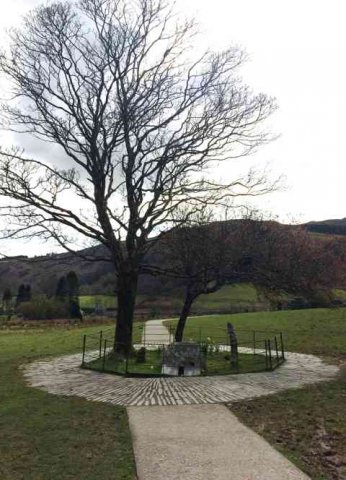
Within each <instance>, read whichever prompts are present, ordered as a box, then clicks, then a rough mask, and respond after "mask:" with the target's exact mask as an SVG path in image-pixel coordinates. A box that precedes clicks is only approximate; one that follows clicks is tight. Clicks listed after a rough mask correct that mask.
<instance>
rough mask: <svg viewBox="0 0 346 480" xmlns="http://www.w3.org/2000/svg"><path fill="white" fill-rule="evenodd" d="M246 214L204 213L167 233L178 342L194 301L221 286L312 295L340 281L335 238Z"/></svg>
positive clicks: (340, 259) (341, 258) (340, 257)
mask: <svg viewBox="0 0 346 480" xmlns="http://www.w3.org/2000/svg"><path fill="white" fill-rule="evenodd" d="M247 215H248V218H246V217H244V218H242V219H237V220H228V221H221V222H220V221H218V222H212V221H211V219H212V218H211V216H210V215H209V214H208V213H206V212H203V213H202V214H199V215H198V216H197V217H196V216H195V217H194V218H192V219H190V223H189V224H188V225H184V226H182V227H180V228H177V229H175V230H174V231H173V232H171V233H170V234H169V235H167V236H166V238H165V248H164V252H165V253H166V255H167V253H168V255H167V259H166V261H167V263H168V264H169V265H170V269H171V274H175V275H176V276H178V277H179V276H180V281H181V284H182V285H183V287H184V299H183V306H182V309H181V312H180V316H179V320H178V323H177V327H176V332H175V340H176V341H177V342H180V341H182V339H183V335H184V329H185V325H186V321H187V318H188V316H189V314H190V311H191V307H192V305H193V302H194V301H195V300H196V299H197V298H198V297H199V296H200V295H202V294H210V293H214V292H216V291H218V290H219V289H221V288H222V287H223V286H225V285H231V284H239V283H241V282H247V283H252V284H253V285H254V286H255V287H256V288H257V289H258V290H259V291H261V292H262V293H264V294H265V295H266V296H268V297H271V296H273V295H274V296H275V297H276V298H277V297H278V294H296V295H299V296H303V297H304V296H306V297H307V298H310V299H311V298H314V296H316V294H318V293H319V292H323V291H324V292H329V291H330V289H331V288H335V286H336V285H342V284H343V281H344V278H345V258H344V256H343V251H342V246H341V245H340V244H339V243H338V242H335V240H325V239H324V240H321V239H320V238H318V237H317V238H316V237H314V236H313V235H311V234H309V233H308V232H307V231H305V230H304V228H301V227H298V226H292V225H282V224H279V223H277V222H274V221H264V220H263V219H259V218H257V219H255V217H256V216H257V217H258V215H257V214H256V215H254V213H253V212H247ZM161 248H162V247H161Z"/></svg>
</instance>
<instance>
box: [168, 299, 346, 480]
mask: <svg viewBox="0 0 346 480" xmlns="http://www.w3.org/2000/svg"><path fill="white" fill-rule="evenodd" d="M229 321H230V322H232V323H233V324H234V325H235V327H236V330H238V332H239V336H240V337H241V336H242V335H243V334H241V333H240V330H242V329H247V330H281V331H282V332H283V333H284V338H285V343H286V349H287V350H288V351H295V352H302V353H312V354H317V355H321V356H322V357H324V358H325V359H326V360H327V361H332V362H335V363H338V364H340V365H345V361H346V309H345V308H340V309H311V310H291V311H280V312H258V313H247V314H236V315H215V316H209V317H195V318H193V317H191V318H190V319H189V320H188V323H187V327H186V338H189V337H195V338H198V336H199V335H200V331H201V332H202V337H207V336H209V337H211V338H212V337H213V336H214V337H216V336H218V335H219V333H218V332H219V331H220V330H221V331H224V330H225V328H226V324H227V322H229ZM168 323H170V324H172V323H173V324H174V323H175V322H171V321H169V322H168ZM200 329H201V330H200ZM219 329H220V330H219ZM229 408H230V409H231V411H232V412H234V413H235V414H236V415H238V416H239V418H240V419H241V420H242V421H243V422H244V423H245V424H247V425H248V426H250V427H251V428H253V429H254V430H255V431H257V432H258V433H260V434H261V435H263V436H264V437H265V438H266V439H267V440H268V441H269V442H270V443H271V444H272V445H273V446H275V447H276V448H277V449H278V450H280V451H281V452H282V453H284V454H285V455H286V456H287V457H288V458H289V459H290V460H292V461H293V462H294V463H296V464H297V465H298V467H300V468H302V469H303V470H304V471H305V472H306V473H307V474H308V475H309V476H310V477H311V478H312V479H313V480H344V479H345V478H346V460H345V459H346V372H345V367H343V369H342V373H341V375H340V376H339V378H337V379H335V380H333V381H330V382H326V383H322V384H316V385H311V386H307V387H304V388H301V389H297V390H288V391H285V392H282V393H279V394H276V395H270V396H267V397H262V398H258V399H254V400H249V401H241V402H236V403H232V404H230V405H229Z"/></svg>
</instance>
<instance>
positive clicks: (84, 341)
mask: <svg viewBox="0 0 346 480" xmlns="http://www.w3.org/2000/svg"><path fill="white" fill-rule="evenodd" d="M85 344H86V335H83V357H82V367H84V357H85Z"/></svg>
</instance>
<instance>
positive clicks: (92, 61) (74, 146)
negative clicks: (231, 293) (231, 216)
mask: <svg viewBox="0 0 346 480" xmlns="http://www.w3.org/2000/svg"><path fill="white" fill-rule="evenodd" d="M195 33H196V27H195V24H194V22H193V21H183V22H181V21H179V20H178V19H177V17H176V16H175V13H174V12H173V10H172V8H171V6H170V4H169V3H166V2H165V1H164V0H138V1H135V0H133V1H132V2H131V1H130V2H128V1H126V0H78V1H76V2H75V3H72V2H59V1H58V2H54V3H52V4H50V5H48V6H42V7H39V8H38V9H36V10H34V11H33V12H32V13H30V14H29V15H28V16H27V17H26V18H25V19H24V25H23V27H22V28H21V29H19V30H14V31H12V33H11V34H10V37H11V47H10V50H9V51H8V52H3V53H2V54H1V57H0V70H1V72H2V73H4V74H5V75H6V76H7V78H8V79H9V80H10V81H11V85H12V90H13V96H12V99H11V100H9V101H8V102H6V104H5V105H4V106H3V109H2V113H3V118H4V121H6V122H7V123H6V125H7V128H9V129H11V130H14V131H16V132H20V133H24V134H29V135H31V136H32V137H36V138H38V139H40V140H42V141H44V142H51V143H52V144H54V145H55V146H58V147H60V148H61V149H62V151H63V152H64V154H65V156H66V159H67V160H68V161H69V162H70V163H69V167H68V168H62V167H61V166H60V167H59V166H58V165H55V164H54V162H51V161H49V159H44V160H42V159H41V158H31V157H30V156H28V155H25V154H24V152H22V151H21V150H19V149H17V148H13V149H12V150H8V149H4V148H2V151H1V163H0V195H1V196H2V197H3V198H8V202H7V203H6V204H3V205H2V206H1V215H2V217H3V218H4V219H5V220H6V221H10V220H11V221H12V226H11V228H9V229H8V231H7V232H5V236H7V237H12V238H20V237H24V236H25V237H28V236H29V237H30V236H31V237H35V236H36V237H41V238H44V239H48V238H53V239H55V240H56V241H57V242H58V243H59V244H60V245H61V246H63V247H64V248H65V249H67V250H69V251H74V250H75V249H74V248H73V246H72V245H73V238H74V237H73V233H75V234H77V235H78V236H83V237H85V238H87V239H89V240H90V241H91V242H94V243H100V244H102V245H104V246H105V247H106V249H107V251H108V252H109V261H111V262H112V264H113V265H114V269H115V272H116V275H117V299H118V313H117V328H116V343H117V344H119V345H120V344H122V345H125V346H127V347H126V348H128V346H129V345H130V343H131V336H132V321H133V312H134V305H135V297H136V290H137V281H138V275H139V274H140V273H141V272H143V271H150V266H148V265H145V262H144V261H143V259H144V257H145V254H146V252H147V250H148V248H150V246H151V245H152V243H153V242H151V241H149V237H150V236H152V235H154V234H161V233H162V232H164V231H169V230H170V229H171V228H173V227H174V213H175V212H176V210H177V209H178V208H180V206H181V205H185V206H188V208H187V210H186V211H187V212H189V213H188V214H187V217H186V218H183V219H181V220H180V222H181V223H184V222H186V221H188V218H189V216H190V215H191V214H192V213H193V212H196V211H200V210H201V209H203V208H205V206H207V205H217V204H219V203H221V202H222V201H223V200H224V199H226V198H227V197H232V196H237V195H256V194H261V193H264V192H267V191H268V190H270V189H271V186H269V187H268V184H267V182H266V178H265V177H264V176H261V175H259V176H258V175H255V174H253V173H250V174H249V175H248V176H246V177H245V178H244V179H236V180H235V179H233V181H232V182H227V181H224V182H220V181H215V180H213V179H212V176H211V175H210V174H209V173H208V172H209V171H210V168H211V167H214V166H215V165H217V163H219V162H224V161H226V160H228V159H230V158H232V157H239V156H242V155H247V154H248V153H250V152H251V151H253V150H254V149H255V148H256V147H257V146H259V145H260V144H262V143H263V142H264V141H266V140H267V139H268V136H267V135H266V133H265V132H264V131H263V129H259V127H260V126H261V124H262V122H263V121H264V120H265V119H266V118H267V117H268V115H269V114H271V113H272V111H273V109H274V108H275V107H274V103H273V101H272V100H271V99H270V98H268V97H267V96H265V95H263V94H259V95H253V94H252V93H251V91H250V90H249V89H248V88H247V87H246V86H245V85H243V84H242V82H241V81H240V79H239V76H238V69H239V67H240V66H241V64H242V63H243V60H244V54H243V52H242V51H240V50H239V49H238V48H229V49H227V50H225V51H222V52H219V53H214V52H206V53H204V54H202V55H200V57H199V58H196V57H194V56H193V55H192V51H191V49H190V50H189V46H191V44H192V41H193V37H194V35H195ZM75 199H76V200H75Z"/></svg>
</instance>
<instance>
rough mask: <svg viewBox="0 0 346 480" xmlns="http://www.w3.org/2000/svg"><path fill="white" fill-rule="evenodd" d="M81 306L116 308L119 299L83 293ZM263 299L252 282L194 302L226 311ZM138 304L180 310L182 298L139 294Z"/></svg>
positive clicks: (203, 307) (207, 308)
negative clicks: (169, 306)
mask: <svg viewBox="0 0 346 480" xmlns="http://www.w3.org/2000/svg"><path fill="white" fill-rule="evenodd" d="M79 300H80V305H81V308H82V309H83V308H95V306H96V305H97V304H98V305H101V306H102V307H103V308H116V305H117V301H116V297H115V296H110V295H81V296H80V297H79ZM259 301H261V299H260V298H259V296H258V293H257V291H256V289H255V288H254V287H253V285H251V284H239V285H226V286H224V287H222V288H221V289H220V290H218V291H217V292H214V293H211V294H209V295H201V296H200V297H198V299H197V300H196V302H195V303H194V304H193V308H194V310H196V311H201V310H202V311H205V312H206V313H207V312H209V311H224V310H232V309H233V308H234V306H235V305H236V306H237V307H244V308H245V307H247V306H248V307H251V306H252V305H254V304H256V303H258V302H259ZM136 303H137V305H141V304H143V303H144V304H147V305H149V304H150V305H153V306H154V305H157V307H158V308H160V309H161V310H163V311H164V306H167V305H168V304H170V305H171V306H173V307H175V308H177V309H178V310H179V308H180V306H181V303H182V298H178V297H177V296H171V297H170V296H157V297H151V296H145V295H138V297H137V302H136Z"/></svg>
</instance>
